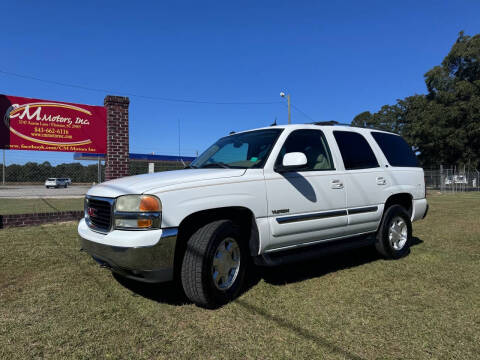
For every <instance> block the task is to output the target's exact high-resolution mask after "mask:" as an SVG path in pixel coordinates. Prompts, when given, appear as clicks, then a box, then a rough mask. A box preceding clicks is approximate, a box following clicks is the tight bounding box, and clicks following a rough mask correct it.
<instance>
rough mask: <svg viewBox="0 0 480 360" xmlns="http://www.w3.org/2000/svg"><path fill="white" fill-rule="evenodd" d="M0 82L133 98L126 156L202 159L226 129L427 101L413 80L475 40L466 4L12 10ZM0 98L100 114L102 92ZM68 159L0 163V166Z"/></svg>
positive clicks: (14, 89) (21, 157) (37, 6)
mask: <svg viewBox="0 0 480 360" xmlns="http://www.w3.org/2000/svg"><path fill="white" fill-rule="evenodd" d="M0 12H1V14H2V21H1V24H0V27H1V31H2V34H3V35H4V36H3V37H2V40H3V52H2V53H3V54H2V55H3V56H1V57H0V70H1V71H6V72H11V73H18V74H23V75H28V76H33V77H37V78H42V79H48V80H52V81H57V82H62V83H68V84H75V85H80V86H84V87H90V88H97V89H107V90H110V91H109V93H111V94H113V95H116V94H118V95H123V94H125V93H130V94H137V95H146V96H152V97H167V98H178V99H187V100H188V99H191V100H199V101H207V102H247V103H248V102H273V104H266V105H265V104H262V105H252V104H244V105H217V104H192V103H180V102H168V101H158V100H148V99H145V98H142V97H135V96H131V97H130V99H131V105H130V148H131V151H132V152H142V153H147V152H155V153H157V154H158V153H161V154H178V121H180V128H181V141H180V143H181V153H182V154H183V155H192V154H195V152H196V151H197V150H198V151H202V150H203V149H205V148H206V147H207V146H208V145H209V144H211V143H212V142H214V141H215V140H216V139H217V138H219V137H221V136H224V135H226V134H228V132H230V131H231V130H237V131H238V130H245V129H249V128H255V127H261V126H265V125H269V124H271V123H272V122H273V120H274V118H275V117H277V118H278V122H279V123H286V121H287V109H286V107H285V104H284V103H282V99H281V98H280V97H279V93H280V91H286V92H288V93H291V96H292V103H293V104H294V105H296V106H297V107H298V108H299V109H301V110H302V111H303V112H304V113H306V114H307V115H308V118H307V117H306V116H304V115H303V114H302V113H300V112H298V111H296V110H294V111H293V113H292V121H293V122H294V123H300V122H311V121H312V120H311V119H310V118H312V119H314V120H317V121H320V120H337V121H339V122H350V121H351V120H352V119H353V117H354V116H355V115H356V114H358V113H360V112H362V111H365V110H370V111H376V110H378V109H379V108H380V106H382V105H384V104H392V103H394V102H395V101H396V99H399V98H403V97H405V96H409V95H412V94H414V93H424V92H425V91H426V90H425V85H424V82H423V74H424V73H425V72H426V71H427V70H429V69H430V68H431V67H432V66H434V65H437V64H439V63H440V62H441V60H442V59H443V57H444V56H445V55H446V54H447V53H448V51H449V49H450V47H451V45H452V44H453V42H454V41H455V39H456V37H457V35H458V32H459V31H460V30H465V32H466V33H467V34H470V35H473V34H475V33H478V32H480V18H479V16H478V14H480V2H478V1H474V0H470V1H462V0H456V1H396V2H393V1H342V2H333V1H328V2H327V1H325V2H321V1H279V0H277V1H235V2H233V1H202V2H200V1H180V0H178V1H137V2H132V1H119V0H117V1H78V2H67V1H45V2H41V3H40V2H38V1H20V0H19V1H15V2H9V3H7V2H2V4H1V5H0ZM0 84H1V85H0V93H4V94H8V95H17V96H25V97H35V98H41V99H50V100H59V101H68V102H76V103H85V104H93V105H103V99H104V96H105V95H106V92H102V91H98V92H97V91H88V90H82V89H79V88H69V87H62V86H58V85H53V84H48V83H42V82H38V81H33V80H28V79H22V78H18V77H15V76H11V75H6V74H2V73H0ZM72 158H73V156H72V154H61V153H32V152H21V151H17V152H13V151H8V152H7V163H11V162H24V161H26V160H34V161H35V160H36V161H43V160H45V159H47V160H49V161H52V162H62V161H70V160H71V159H72Z"/></svg>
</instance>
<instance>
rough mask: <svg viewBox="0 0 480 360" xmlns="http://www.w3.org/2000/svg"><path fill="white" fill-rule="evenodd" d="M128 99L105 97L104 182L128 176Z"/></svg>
mask: <svg viewBox="0 0 480 360" xmlns="http://www.w3.org/2000/svg"><path fill="white" fill-rule="evenodd" d="M129 103H130V100H129V99H128V97H123V96H112V95H107V96H106V97H105V100H104V105H105V108H106V109H107V154H106V156H105V180H106V181H107V180H112V179H116V178H120V177H124V176H128V152H129V146H128V104H129Z"/></svg>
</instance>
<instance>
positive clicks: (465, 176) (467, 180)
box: [425, 166, 480, 192]
mask: <svg viewBox="0 0 480 360" xmlns="http://www.w3.org/2000/svg"><path fill="white" fill-rule="evenodd" d="M425 185H426V187H427V190H438V191H441V192H466V191H480V172H479V171H478V170H477V169H466V168H460V169H458V168H455V167H443V166H441V167H439V168H438V169H430V170H425Z"/></svg>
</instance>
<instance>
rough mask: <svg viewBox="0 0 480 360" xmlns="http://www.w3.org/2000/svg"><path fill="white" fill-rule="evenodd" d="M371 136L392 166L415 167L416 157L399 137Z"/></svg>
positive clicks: (378, 134)
mask: <svg viewBox="0 0 480 360" xmlns="http://www.w3.org/2000/svg"><path fill="white" fill-rule="evenodd" d="M372 136H373V138H374V139H375V141H376V142H377V144H378V146H380V149H382V151H383V153H384V155H385V157H386V158H387V160H388V162H389V163H390V165H392V166H407V167H417V166H418V161H417V157H416V156H415V154H414V153H413V151H412V148H411V147H410V146H409V145H408V144H407V142H406V141H405V140H403V138H402V137H401V136H398V135H393V134H385V133H381V132H372Z"/></svg>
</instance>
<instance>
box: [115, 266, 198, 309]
mask: <svg viewBox="0 0 480 360" xmlns="http://www.w3.org/2000/svg"><path fill="white" fill-rule="evenodd" d="M112 275H113V277H114V278H115V280H117V281H118V283H119V284H120V285H122V286H124V287H125V288H127V289H128V290H130V291H131V292H132V293H133V296H142V297H144V298H146V299H150V300H153V301H156V302H159V303H164V304H169V305H185V304H188V303H190V301H189V300H188V299H187V298H186V296H185V294H184V293H183V290H182V288H181V285H179V284H177V283H174V282H173V281H170V282H165V283H159V284H149V283H143V282H140V281H135V280H131V279H127V278H125V277H123V276H121V275H117V274H115V273H112Z"/></svg>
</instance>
